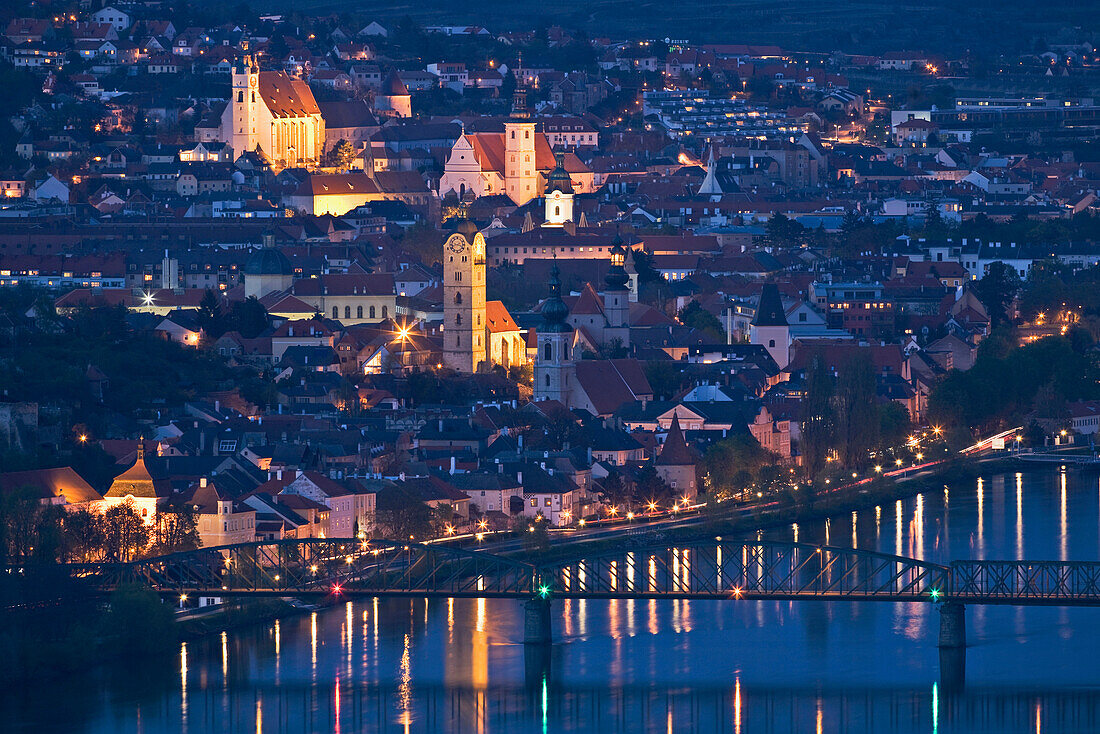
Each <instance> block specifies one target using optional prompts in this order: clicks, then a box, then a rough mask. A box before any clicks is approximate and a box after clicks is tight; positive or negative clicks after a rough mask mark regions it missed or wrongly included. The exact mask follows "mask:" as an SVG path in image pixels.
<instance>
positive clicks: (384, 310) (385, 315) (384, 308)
mask: <svg viewBox="0 0 1100 734" xmlns="http://www.w3.org/2000/svg"><path fill="white" fill-rule="evenodd" d="M387 310H388V309H387V308H386V307H385V306H383V307H382V318H384V319H385V318H389V314H387V313H386V311H387Z"/></svg>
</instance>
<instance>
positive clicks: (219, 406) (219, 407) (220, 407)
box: [214, 400, 222, 412]
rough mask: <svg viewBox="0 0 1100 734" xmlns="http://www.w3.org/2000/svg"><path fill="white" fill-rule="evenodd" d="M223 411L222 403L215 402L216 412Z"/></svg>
mask: <svg viewBox="0 0 1100 734" xmlns="http://www.w3.org/2000/svg"><path fill="white" fill-rule="evenodd" d="M221 409H222V401H220V400H215V401H214V412H220V411H221Z"/></svg>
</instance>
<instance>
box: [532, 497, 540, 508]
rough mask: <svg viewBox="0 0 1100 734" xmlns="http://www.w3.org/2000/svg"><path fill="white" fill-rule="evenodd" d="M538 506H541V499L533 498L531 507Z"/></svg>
mask: <svg viewBox="0 0 1100 734" xmlns="http://www.w3.org/2000/svg"><path fill="white" fill-rule="evenodd" d="M538 506H539V499H538V497H532V498H531V507H538Z"/></svg>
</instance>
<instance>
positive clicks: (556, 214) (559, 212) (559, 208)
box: [554, 206, 561, 217]
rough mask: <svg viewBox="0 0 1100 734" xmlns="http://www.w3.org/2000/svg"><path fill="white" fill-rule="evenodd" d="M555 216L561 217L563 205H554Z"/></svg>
mask: <svg viewBox="0 0 1100 734" xmlns="http://www.w3.org/2000/svg"><path fill="white" fill-rule="evenodd" d="M554 216H555V217H560V216H561V207H560V206H556V207H554Z"/></svg>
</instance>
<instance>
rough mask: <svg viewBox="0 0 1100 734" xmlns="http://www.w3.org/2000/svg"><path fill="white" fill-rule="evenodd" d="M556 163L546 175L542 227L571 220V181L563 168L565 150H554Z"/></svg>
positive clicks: (557, 224) (561, 225) (563, 223)
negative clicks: (544, 211)
mask: <svg viewBox="0 0 1100 734" xmlns="http://www.w3.org/2000/svg"><path fill="white" fill-rule="evenodd" d="M554 159H555V160H556V161H557V165H555V166H554V169H553V170H552V171H550V173H549V174H548V175H547V176H546V199H545V201H546V219H545V221H544V222H543V225H542V226H544V227H564V226H565V223H566V222H572V221H573V181H572V180H571V179H570V178H569V172H568V171H566V170H565V151H564V150H561V149H560V148H559V149H558V150H556V151H554Z"/></svg>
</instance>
